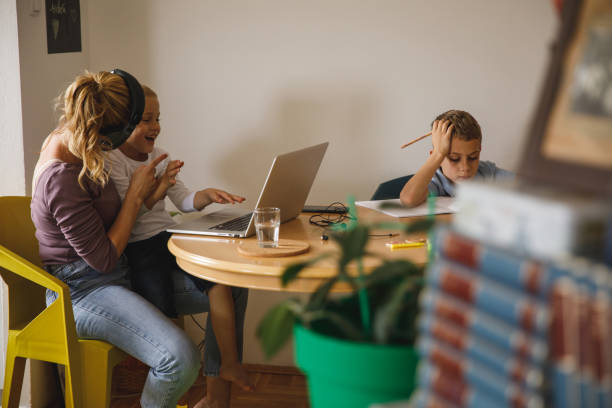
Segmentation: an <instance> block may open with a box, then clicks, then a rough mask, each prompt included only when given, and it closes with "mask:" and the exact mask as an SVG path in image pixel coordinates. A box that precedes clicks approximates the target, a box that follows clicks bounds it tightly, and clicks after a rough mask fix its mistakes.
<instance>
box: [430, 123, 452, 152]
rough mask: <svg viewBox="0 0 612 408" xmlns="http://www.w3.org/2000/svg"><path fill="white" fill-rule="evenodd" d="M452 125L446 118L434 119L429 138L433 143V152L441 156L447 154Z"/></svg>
mask: <svg viewBox="0 0 612 408" xmlns="http://www.w3.org/2000/svg"><path fill="white" fill-rule="evenodd" d="M454 128H455V125H453V124H452V123H451V122H450V121H448V120H444V121H442V120H436V121H435V122H434V123H433V126H432V127H431V139H432V143H433V153H437V154H439V155H440V157H441V158H444V157H446V156H448V154H449V153H450V148H451V135H452V134H453V129H454Z"/></svg>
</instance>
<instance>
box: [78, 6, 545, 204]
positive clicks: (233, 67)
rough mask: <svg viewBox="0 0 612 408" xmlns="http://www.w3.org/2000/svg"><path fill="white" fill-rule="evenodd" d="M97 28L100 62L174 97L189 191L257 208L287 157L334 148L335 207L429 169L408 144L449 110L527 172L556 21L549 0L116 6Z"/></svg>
mask: <svg viewBox="0 0 612 408" xmlns="http://www.w3.org/2000/svg"><path fill="white" fill-rule="evenodd" d="M117 10H121V13H117ZM90 22H91V24H90V27H89V33H90V36H91V37H90V42H91V44H95V45H94V46H93V49H92V52H91V68H92V69H95V70H97V69H106V68H109V67H112V66H115V65H117V66H123V67H125V68H126V69H128V70H132V71H133V72H134V73H135V74H136V75H137V76H138V77H139V78H140V79H141V80H142V81H143V82H146V83H148V84H150V85H151V86H153V87H154V88H155V89H157V90H158V91H159V92H158V93H159V95H160V97H161V108H162V126H163V131H162V137H161V139H160V144H161V145H162V146H165V147H166V148H168V149H169V150H170V151H171V152H172V153H174V155H175V156H176V157H178V158H181V159H183V160H185V161H186V163H187V164H186V166H185V168H184V172H183V179H184V180H185V181H186V182H187V183H188V184H189V185H192V186H220V187H224V188H228V189H230V190H232V191H236V192H239V193H243V194H245V195H246V196H247V197H248V198H249V199H250V201H251V202H253V201H254V200H255V199H256V195H257V192H258V189H259V188H260V186H261V183H263V179H264V175H265V173H266V170H267V167H268V166H269V164H270V160H271V158H272V156H273V155H274V154H275V153H277V152H283V151H287V150H291V149H294V148H297V147H301V146H305V145H309V144H313V143H316V142H318V141H321V140H329V141H331V145H330V149H329V150H328V153H327V156H326V158H325V160H324V163H323V166H322V168H321V171H320V173H319V176H318V180H317V181H316V184H315V186H314V187H313V190H312V193H311V196H310V200H309V201H311V202H313V203H321V204H323V203H328V202H331V201H335V200H344V199H345V198H346V196H347V194H355V195H356V197H357V198H358V199H367V198H369V196H370V195H371V194H372V192H373V191H374V189H375V187H376V185H377V184H378V183H379V182H380V181H383V180H385V179H388V178H391V177H395V176H401V175H405V174H409V173H413V172H415V171H416V170H417V168H418V166H419V164H420V163H422V161H423V160H424V159H425V156H426V154H427V151H428V149H429V143H427V142H422V143H420V144H418V145H415V146H413V147H412V148H411V149H409V150H405V151H402V150H399V146H400V145H401V144H403V142H405V141H406V140H408V139H411V138H413V137H415V136H419V135H421V134H424V133H426V132H427V131H428V129H429V124H430V122H431V120H432V119H433V118H434V117H435V116H436V115H437V114H438V113H440V112H441V111H444V110H446V109H449V108H464V109H466V110H468V111H470V112H472V113H473V114H474V116H475V117H476V118H477V119H478V120H479V121H480V123H481V125H482V128H483V130H484V135H485V136H484V152H483V157H484V158H487V159H491V160H494V161H496V162H497V163H498V164H500V165H502V166H504V167H506V168H510V169H513V168H514V166H515V163H516V162H517V157H518V155H519V153H520V146H521V144H522V141H523V136H524V134H525V132H524V130H525V127H526V125H527V122H528V119H529V115H530V113H531V111H532V108H533V105H534V101H535V97H536V94H537V92H538V90H539V83H540V79H541V76H542V74H543V67H544V65H545V62H546V60H547V57H548V52H547V51H548V46H549V43H550V39H551V37H552V34H553V32H554V28H555V26H556V16H555V12H554V10H553V7H552V5H551V3H550V1H543V0H540V1H533V0H518V1H510V2H509V1H501V0H496V1H491V0H470V1H463V2H457V1H454V0H433V1H410V2H407V1H402V0H396V1H389V0H388V1H385V2H380V1H360V2H355V1H353V0H334V1H329V0H314V1H309V2H305V1H286V0H267V1H258V2H244V1H237V0H228V1H223V2H216V1H200V0H191V1H182V2H180V3H175V2H167V1H163V0H156V1H143V0H141V1H130V2H123V1H121V0H109V1H105V2H95V3H94V4H92V5H91V8H90Z"/></svg>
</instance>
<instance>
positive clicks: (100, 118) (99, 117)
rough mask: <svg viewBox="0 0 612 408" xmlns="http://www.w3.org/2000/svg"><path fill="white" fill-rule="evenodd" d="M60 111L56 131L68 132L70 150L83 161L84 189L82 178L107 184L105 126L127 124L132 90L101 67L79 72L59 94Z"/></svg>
mask: <svg viewBox="0 0 612 408" xmlns="http://www.w3.org/2000/svg"><path fill="white" fill-rule="evenodd" d="M57 105H58V109H59V111H60V113H61V115H60V118H59V126H58V129H57V131H59V132H62V133H65V134H67V135H68V140H67V145H68V150H70V153H72V154H74V155H75V156H76V157H78V158H79V159H81V160H82V161H83V168H82V169H81V172H80V173H79V178H78V180H79V185H80V186H81V188H83V189H85V186H84V183H83V178H84V177H88V178H89V179H90V180H92V181H93V182H94V183H96V184H99V185H101V186H105V185H106V183H108V179H109V175H108V172H107V171H106V170H105V169H104V149H103V146H102V145H103V143H102V142H103V141H105V139H106V138H105V136H103V135H101V134H100V130H101V129H104V128H110V127H116V126H125V125H126V124H127V122H128V120H129V116H130V93H129V90H128V88H127V85H126V84H125V82H124V81H123V79H122V78H121V77H120V76H119V75H116V74H111V73H110V72H106V71H102V72H98V73H95V74H93V73H91V72H89V71H85V73H84V74H83V75H80V76H78V77H77V78H76V79H75V80H74V82H72V83H71V84H70V85H69V86H68V88H67V89H66V90H65V91H64V92H63V95H60V96H59V97H58V101H57Z"/></svg>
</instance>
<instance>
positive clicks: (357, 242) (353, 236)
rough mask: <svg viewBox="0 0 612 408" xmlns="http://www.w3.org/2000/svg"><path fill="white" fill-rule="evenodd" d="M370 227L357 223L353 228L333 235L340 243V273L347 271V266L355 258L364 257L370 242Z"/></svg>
mask: <svg viewBox="0 0 612 408" xmlns="http://www.w3.org/2000/svg"><path fill="white" fill-rule="evenodd" d="M369 231H370V229H369V228H368V227H367V226H365V225H359V224H357V225H355V227H354V228H353V229H351V230H348V231H346V232H344V233H342V234H334V235H332V237H333V238H334V240H335V241H336V242H338V245H340V249H341V256H340V261H339V267H340V271H339V272H340V273H346V266H347V265H348V264H349V263H350V262H351V261H352V260H354V259H357V258H361V257H363V254H364V253H365V247H366V244H367V243H368V238H369V236H368V235H369Z"/></svg>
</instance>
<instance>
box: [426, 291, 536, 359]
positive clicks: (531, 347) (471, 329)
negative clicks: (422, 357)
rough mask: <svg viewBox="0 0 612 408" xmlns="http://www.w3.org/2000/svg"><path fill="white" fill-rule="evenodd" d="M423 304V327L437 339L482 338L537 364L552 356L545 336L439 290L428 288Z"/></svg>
mask: <svg viewBox="0 0 612 408" xmlns="http://www.w3.org/2000/svg"><path fill="white" fill-rule="evenodd" d="M420 304H421V309H422V312H421V313H422V318H421V320H420V322H419V325H420V328H421V330H423V331H425V332H429V333H432V336H433V337H434V338H438V339H440V336H445V337H446V336H450V337H451V338H452V339H451V341H452V342H453V344H456V343H457V342H462V344H463V343H465V342H466V341H467V342H468V343H469V342H474V344H476V345H477V344H478V342H479V341H478V340H477V339H482V341H486V342H488V343H490V344H493V345H494V346H495V347H498V348H501V349H503V350H507V352H508V353H510V354H512V355H515V356H517V357H524V358H526V359H528V360H530V361H532V362H534V363H536V364H537V363H540V362H542V361H544V360H545V359H546V357H547V355H548V345H547V344H546V342H545V341H544V340H543V339H542V338H540V337H538V336H533V335H531V334H529V333H526V332H525V331H524V330H521V329H520V328H518V327H516V326H513V325H510V324H508V323H506V322H504V321H501V320H500V319H496V318H494V317H491V316H489V315H488V314H486V313H482V312H481V311H480V310H478V309H475V308H474V307H472V306H471V305H468V304H466V303H464V302H461V301H459V300H457V299H452V298H449V297H448V296H444V295H442V294H440V293H439V292H438V291H436V290H431V289H425V290H424V291H423V292H422V294H421V297H420ZM438 319H442V320H441V324H437V323H436V320H438ZM466 336H469V337H466ZM463 338H466V339H463ZM468 340H469V341H468ZM447 342H449V341H448V340H447ZM475 347H476V346H475Z"/></svg>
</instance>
